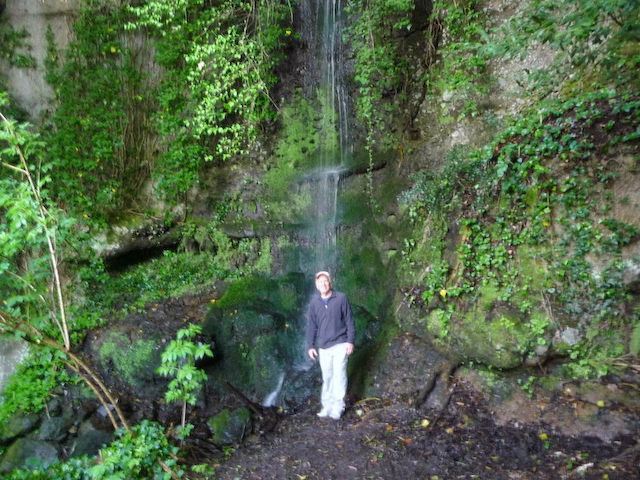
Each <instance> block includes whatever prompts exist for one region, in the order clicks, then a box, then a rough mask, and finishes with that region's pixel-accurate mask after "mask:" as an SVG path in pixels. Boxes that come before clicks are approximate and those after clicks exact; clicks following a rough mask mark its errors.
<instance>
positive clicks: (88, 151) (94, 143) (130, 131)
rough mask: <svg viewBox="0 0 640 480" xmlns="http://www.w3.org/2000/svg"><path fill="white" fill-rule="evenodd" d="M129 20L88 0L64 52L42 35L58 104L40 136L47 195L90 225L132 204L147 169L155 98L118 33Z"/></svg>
mask: <svg viewBox="0 0 640 480" xmlns="http://www.w3.org/2000/svg"><path fill="white" fill-rule="evenodd" d="M127 18H128V16H127V12H126V10H125V9H124V7H122V6H120V7H118V6H116V5H113V4H106V3H105V2H100V1H97V0H89V1H87V2H85V3H84V5H83V8H82V9H81V11H80V14H79V16H78V19H77V20H76V22H75V23H74V26H73V32H74V35H75V38H74V40H73V41H72V42H70V44H69V45H68V46H67V48H66V49H65V50H64V51H59V48H58V47H57V45H56V44H55V41H54V38H53V33H52V32H51V31H50V30H49V31H48V32H47V39H48V51H47V57H46V66H47V77H46V78H47V81H48V82H49V83H50V84H51V85H52V87H53V89H54V92H55V99H56V101H57V107H56V109H55V112H54V113H53V115H52V116H51V117H50V118H49V120H48V124H49V127H50V128H49V129H48V133H47V134H46V136H45V142H46V144H47V155H48V158H49V159H51V161H52V162H53V167H54V172H55V176H56V180H57V181H56V182H55V184H54V187H55V189H54V192H53V193H54V194H55V196H56V197H58V198H59V199H60V201H61V202H62V203H63V204H64V205H65V206H66V207H67V208H69V209H71V210H72V211H74V212H76V213H77V215H78V217H82V218H85V219H89V220H97V221H104V220H105V218H106V216H107V215H108V213H109V212H110V211H113V210H115V209H117V208H120V207H123V206H125V205H127V206H129V205H131V204H132V202H133V200H134V199H137V197H138V196H139V190H140V187H141V186H142V185H143V184H144V183H145V182H146V181H147V180H148V179H149V175H150V168H151V165H152V163H151V162H152V158H151V156H152V155H153V154H154V152H153V148H154V145H153V142H154V140H153V138H152V137H151V136H150V135H149V133H150V132H149V129H148V128H147V123H148V122H147V117H148V115H149V110H150V108H151V106H152V105H153V103H154V101H153V99H152V98H151V97H150V96H149V95H148V93H149V92H148V90H149V84H148V82H147V81H145V79H144V78H143V75H142V73H141V70H142V67H143V66H142V65H140V63H139V62H137V61H136V56H139V55H140V53H141V52H140V51H138V49H137V47H136V46H135V45H134V43H135V39H134V38H133V37H132V36H131V35H128V36H126V35H124V34H123V24H124V23H125V22H126V21H127Z"/></svg>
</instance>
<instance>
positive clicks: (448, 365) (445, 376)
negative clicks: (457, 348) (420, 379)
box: [413, 360, 460, 410]
mask: <svg viewBox="0 0 640 480" xmlns="http://www.w3.org/2000/svg"><path fill="white" fill-rule="evenodd" d="M458 365H460V363H459V362H455V363H452V362H449V361H448V360H445V361H444V362H442V363H441V364H440V365H438V366H437V367H436V369H435V370H433V371H432V372H431V374H430V375H429V377H428V378H427V382H426V384H425V386H424V387H423V388H422V390H420V391H419V392H418V395H417V396H416V398H415V400H414V401H413V408H415V409H418V408H420V407H421V406H422V405H423V404H424V402H426V401H427V398H428V397H429V394H430V393H431V392H432V391H433V389H434V388H435V386H436V380H437V379H438V377H440V380H441V381H443V382H445V386H446V387H447V388H448V387H449V383H450V380H451V375H452V374H453V372H454V371H455V369H456V368H458ZM451 393H452V391H449V393H448V398H447V399H446V401H445V402H444V404H443V406H442V407H441V410H444V409H445V408H446V405H447V404H448V403H449V398H451Z"/></svg>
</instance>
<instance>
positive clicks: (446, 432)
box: [216, 382, 640, 480]
mask: <svg viewBox="0 0 640 480" xmlns="http://www.w3.org/2000/svg"><path fill="white" fill-rule="evenodd" d="M635 443H636V442H635V440H634V439H631V438H621V439H619V440H617V441H614V442H611V443H610V444H607V443H604V442H602V441H601V440H598V439H594V438H588V437H587V438H585V437H583V438H579V439H576V438H569V437H563V436H559V435H555V434H554V433H553V432H552V431H551V430H550V429H549V428H548V427H546V426H544V425H540V426H538V427H525V428H516V427H515V426H504V427H499V426H496V424H495V423H494V421H493V419H492V416H491V414H490V413H489V411H488V410H487V409H486V407H485V405H484V401H483V399H482V398H481V397H480V396H478V395H476V393H475V392H474V391H473V390H472V389H471V387H469V386H467V385H465V384H463V383H462V382H459V383H458V384H457V385H456V386H455V390H454V393H453V396H452V398H451V401H450V402H449V404H448V407H447V408H446V410H445V411H444V412H442V413H441V414H439V413H437V412H435V411H423V412H420V411H416V410H415V409H413V408H410V407H409V406H406V405H401V404H384V402H380V401H371V402H368V403H364V404H360V405H356V406H354V407H352V408H350V409H349V410H348V411H347V412H346V413H345V416H344V417H343V419H342V420H340V421H339V422H334V421H330V420H321V419H319V418H317V417H316V416H315V415H314V412H312V411H311V410H309V411H304V412H299V413H297V414H295V415H290V416H286V417H285V418H284V419H283V420H282V421H281V423H280V424H279V426H278V428H277V430H276V431H275V432H273V433H271V434H268V435H265V436H262V437H255V438H253V439H249V441H248V442H247V443H246V444H245V445H244V446H241V447H238V448H237V449H236V450H235V451H233V452H232V453H231V454H229V455H228V456H227V457H226V458H225V459H224V460H222V461H221V462H220V463H219V465H218V466H217V468H216V478H220V479H229V480H233V479H255V480H262V479H292V480H305V479H306V480H310V479H398V480H399V479H403V480H409V479H429V480H446V479H458V478H460V479H472V478H478V479H483V480H494V479H496V480H497V479H500V480H502V479H563V478H580V479H582V478H586V479H610V480H615V479H621V480H622V479H625V480H630V479H636V478H640V464H639V462H638V460H639V459H638V458H633V457H634V456H633V455H630V456H627V458H624V459H620V460H619V461H618V462H617V463H616V464H612V463H609V461H608V460H610V459H612V458H614V457H616V456H618V455H619V454H620V453H621V452H624V451H626V450H627V449H628V448H629V447H630V446H633V445H634V444H635Z"/></svg>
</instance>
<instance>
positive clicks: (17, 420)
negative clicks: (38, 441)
mask: <svg viewBox="0 0 640 480" xmlns="http://www.w3.org/2000/svg"><path fill="white" fill-rule="evenodd" d="M39 421H40V417H39V416H38V415H36V414H30V415H14V416H12V417H11V418H10V419H9V420H7V421H6V422H5V423H3V424H2V425H0V445H7V444H8V443H10V442H11V441H12V440H14V439H16V438H17V437H19V436H21V435H26V434H27V433H29V432H32V431H33V430H35V429H36V428H37V426H38V423H39Z"/></svg>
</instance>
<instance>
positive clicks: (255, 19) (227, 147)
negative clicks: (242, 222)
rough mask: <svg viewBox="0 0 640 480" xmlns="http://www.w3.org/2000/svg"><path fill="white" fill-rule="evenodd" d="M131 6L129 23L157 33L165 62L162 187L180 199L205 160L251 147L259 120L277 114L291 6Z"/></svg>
mask: <svg viewBox="0 0 640 480" xmlns="http://www.w3.org/2000/svg"><path fill="white" fill-rule="evenodd" d="M130 11H131V12H132V13H133V14H134V15H135V19H134V20H133V21H132V22H130V23H128V24H127V28H128V29H143V28H144V29H147V31H148V32H150V33H151V34H152V35H154V36H155V38H156V42H157V43H156V45H157V51H158V56H157V60H158V62H159V63H160V65H161V66H162V67H163V68H164V69H165V73H164V75H163V81H162V83H161V85H160V86H159V89H158V92H157V98H158V101H159V105H158V111H157V113H156V114H155V115H154V124H155V127H156V130H157V132H158V134H159V136H160V137H161V138H163V143H164V151H163V153H162V155H161V157H160V158H159V159H158V160H157V167H158V176H159V181H160V183H159V185H160V188H161V189H162V190H164V191H165V192H166V193H167V195H168V196H169V197H170V198H178V197H180V196H181V195H183V194H184V193H185V192H186V191H187V190H188V189H189V188H190V187H191V186H193V185H194V184H196V183H197V181H198V174H199V171H200V169H201V168H202V167H203V164H204V162H208V161H212V160H216V161H224V160H229V159H230V158H232V157H234V156H238V155H244V154H246V153H247V152H248V150H249V148H251V145H252V143H253V142H254V141H255V139H256V136H257V133H258V130H259V127H260V125H261V124H262V123H263V122H268V121H271V120H272V119H273V118H274V114H273V111H272V109H271V105H270V100H269V89H270V87H271V86H272V85H273V84H274V83H275V81H276V77H275V76H274V74H273V69H274V67H275V66H276V65H277V63H278V61H279V58H280V57H279V55H278V54H277V51H278V49H280V48H281V47H282V46H283V45H284V39H286V38H287V37H288V36H289V35H290V33H291V30H290V29H289V28H285V27H286V25H285V24H286V20H287V19H288V18H289V17H290V14H291V11H290V5H289V4H288V2H281V1H275V0H261V1H258V2H243V1H239V0H226V1H222V2H219V3H218V4H216V5H215V6H211V5H209V4H208V3H207V2H204V1H203V0H180V1H177V2H175V1H168V0H152V1H148V2H146V3H145V4H144V5H142V6H139V7H130Z"/></svg>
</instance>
